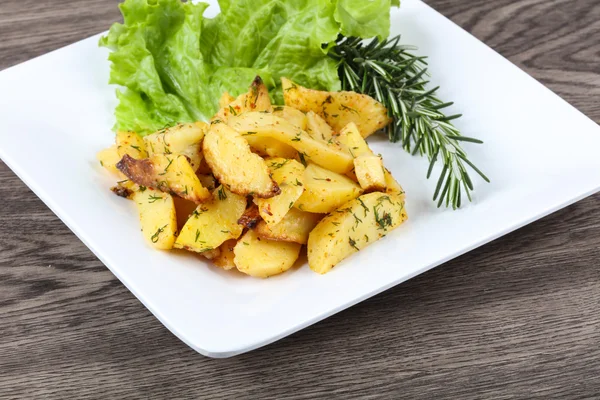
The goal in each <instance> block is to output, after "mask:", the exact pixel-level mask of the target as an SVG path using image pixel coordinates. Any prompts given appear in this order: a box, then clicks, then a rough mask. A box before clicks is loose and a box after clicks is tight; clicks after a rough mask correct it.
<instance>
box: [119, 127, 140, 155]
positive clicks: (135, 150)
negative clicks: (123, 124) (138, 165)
mask: <svg viewBox="0 0 600 400" xmlns="http://www.w3.org/2000/svg"><path fill="white" fill-rule="evenodd" d="M115 141H116V143H117V151H118V152H119V156H120V157H121V158H123V156H124V155H125V154H127V155H129V156H131V157H133V158H137V159H142V158H147V157H148V152H147V151H146V145H145V144H144V139H142V137H141V136H140V135H138V134H137V133H135V132H124V131H118V132H117V136H116V137H115Z"/></svg>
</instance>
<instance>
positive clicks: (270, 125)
mask: <svg viewBox="0 0 600 400" xmlns="http://www.w3.org/2000/svg"><path fill="white" fill-rule="evenodd" d="M227 123H228V124H229V126H231V127H232V128H233V129H235V130H236V131H238V132H239V133H240V134H242V135H243V136H244V137H248V136H254V135H256V136H257V137H270V138H273V139H277V140H279V141H282V142H284V143H286V144H288V145H289V146H292V147H293V148H295V149H296V150H298V152H301V153H302V154H303V155H304V158H305V159H306V160H307V161H312V162H314V163H316V164H319V165H322V166H324V167H326V168H328V169H330V170H332V171H335V172H338V173H342V174H343V173H346V172H348V171H350V170H351V169H352V166H353V159H352V156H351V155H350V154H347V153H346V152H344V151H341V150H339V149H336V148H335V147H333V146H329V145H328V144H327V143H326V142H323V141H320V140H316V139H313V138H311V137H310V136H309V135H308V133H306V131H303V130H302V129H299V128H297V127H296V126H294V125H292V124H291V123H289V122H288V121H286V120H284V119H282V118H279V117H276V116H274V115H272V114H266V113H257V112H247V113H244V114H241V115H238V116H236V117H231V118H229V120H228V122H227ZM205 142H206V139H205ZM207 157H208V156H207Z"/></svg>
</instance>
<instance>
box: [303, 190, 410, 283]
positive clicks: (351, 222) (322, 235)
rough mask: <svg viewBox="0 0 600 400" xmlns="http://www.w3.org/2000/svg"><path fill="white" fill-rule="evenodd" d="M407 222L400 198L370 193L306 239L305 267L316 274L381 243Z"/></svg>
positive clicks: (346, 207) (324, 222)
mask: <svg viewBox="0 0 600 400" xmlns="http://www.w3.org/2000/svg"><path fill="white" fill-rule="evenodd" d="M406 219H407V215H406V211H405V209H404V201H403V200H402V198H401V197H400V196H397V195H394V194H386V193H379V192H373V193H369V194H365V195H362V196H360V197H358V198H357V199H354V200H352V201H350V202H348V203H346V204H344V205H343V206H342V207H340V208H339V209H338V210H336V211H335V212H333V213H331V214H330V215H328V216H327V217H325V218H323V219H322V220H321V222H319V223H318V224H317V226H316V227H315V229H313V230H312V232H311V233H310V235H309V236H308V265H309V267H310V269H312V270H313V271H315V272H318V273H319V274H324V273H326V272H328V271H329V270H331V268H333V267H334V266H335V265H336V264H337V263H339V262H340V261H342V260H343V259H344V258H346V257H348V256H349V255H351V254H353V253H356V252H357V251H359V250H361V249H363V248H364V247H366V246H368V245H369V244H370V243H373V242H374V241H376V240H378V239H380V238H381V237H383V236H384V235H385V234H387V233H388V232H389V231H391V230H392V229H395V228H396V227H398V226H400V225H401V224H402V223H403V222H404V221H405V220H406Z"/></svg>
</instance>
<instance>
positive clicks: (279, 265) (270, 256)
mask: <svg viewBox="0 0 600 400" xmlns="http://www.w3.org/2000/svg"><path fill="white" fill-rule="evenodd" d="M301 247H302V245H300V244H298V243H291V242H276V241H273V240H268V239H261V238H260V237H258V236H257V234H256V232H254V231H253V230H249V231H247V232H246V233H245V234H244V236H242V237H241V238H240V240H238V242H237V244H236V245H235V247H234V248H233V253H234V254H235V257H234V259H233V261H234V263H235V266H236V267H237V269H238V270H239V271H240V272H243V273H244V274H247V275H250V276H254V277H257V278H268V277H269V276H273V275H277V274H281V273H282V272H285V271H287V270H288V269H290V268H291V267H292V266H293V265H294V263H295V262H296V260H297V259H298V255H299V254H300V248H301Z"/></svg>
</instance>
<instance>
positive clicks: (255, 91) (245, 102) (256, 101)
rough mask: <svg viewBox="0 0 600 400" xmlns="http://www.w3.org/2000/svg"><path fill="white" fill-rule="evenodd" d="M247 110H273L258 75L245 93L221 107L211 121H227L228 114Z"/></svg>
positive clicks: (267, 91) (267, 92)
mask: <svg viewBox="0 0 600 400" xmlns="http://www.w3.org/2000/svg"><path fill="white" fill-rule="evenodd" d="M247 111H268V112H271V111H273V107H272V106H271V99H270V97H269V90H268V89H267V87H266V86H265V84H264V82H263V81H262V79H261V78H260V76H257V77H256V78H254V81H253V82H252V84H251V85H250V88H249V89H248V92H247V93H243V94H241V95H239V96H238V97H237V98H236V99H235V100H234V101H232V102H231V103H228V104H226V105H225V106H223V107H221V109H220V110H219V112H217V114H216V115H215V116H214V117H213V118H212V121H218V120H220V121H227V119H228V118H229V117H230V116H235V115H239V114H241V113H244V112H247Z"/></svg>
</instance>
